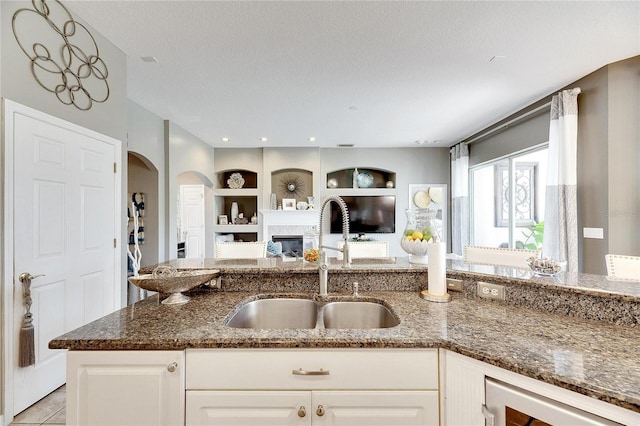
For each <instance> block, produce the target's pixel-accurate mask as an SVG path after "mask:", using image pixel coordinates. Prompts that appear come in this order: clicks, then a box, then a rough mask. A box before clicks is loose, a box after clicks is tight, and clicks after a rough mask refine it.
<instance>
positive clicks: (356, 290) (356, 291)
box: [353, 281, 359, 297]
mask: <svg viewBox="0 0 640 426" xmlns="http://www.w3.org/2000/svg"><path fill="white" fill-rule="evenodd" d="M358 296H359V295H358V282H357V281H354V282H353V297H358Z"/></svg>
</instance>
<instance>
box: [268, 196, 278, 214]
mask: <svg viewBox="0 0 640 426" xmlns="http://www.w3.org/2000/svg"><path fill="white" fill-rule="evenodd" d="M269 208H270V209H271V210H277V209H278V201H277V200H276V194H271V199H270V201H269Z"/></svg>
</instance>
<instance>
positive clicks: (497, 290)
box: [478, 281, 504, 300]
mask: <svg viewBox="0 0 640 426" xmlns="http://www.w3.org/2000/svg"><path fill="white" fill-rule="evenodd" d="M478 296H480V297H482V298H484V299H494V300H504V286H503V285H498V284H491V283H485V282H482V281H478Z"/></svg>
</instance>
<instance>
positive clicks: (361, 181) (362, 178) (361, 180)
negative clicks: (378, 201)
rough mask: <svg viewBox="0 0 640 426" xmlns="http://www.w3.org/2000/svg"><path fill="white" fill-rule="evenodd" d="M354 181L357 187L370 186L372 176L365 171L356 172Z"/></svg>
mask: <svg viewBox="0 0 640 426" xmlns="http://www.w3.org/2000/svg"><path fill="white" fill-rule="evenodd" d="M356 183H357V184H358V188H371V187H372V186H373V176H371V175H370V174H369V173H367V172H361V173H358V176H357V177H356Z"/></svg>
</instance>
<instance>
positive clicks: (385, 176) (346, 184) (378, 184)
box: [325, 167, 396, 190]
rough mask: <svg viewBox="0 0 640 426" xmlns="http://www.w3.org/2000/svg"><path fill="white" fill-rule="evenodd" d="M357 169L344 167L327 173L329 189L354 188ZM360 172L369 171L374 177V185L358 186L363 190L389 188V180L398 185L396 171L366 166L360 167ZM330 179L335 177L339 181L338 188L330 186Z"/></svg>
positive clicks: (326, 183)
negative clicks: (354, 174)
mask: <svg viewBox="0 0 640 426" xmlns="http://www.w3.org/2000/svg"><path fill="white" fill-rule="evenodd" d="M354 171H355V167H354V168H351V169H342V170H336V171H334V172H331V173H327V182H325V185H327V188H328V189H344V188H353V172H354ZM358 173H368V174H370V175H371V176H372V177H373V185H371V187H369V188H357V189H362V190H367V189H380V188H387V182H389V181H391V182H393V188H395V186H396V174H395V172H392V171H389V170H383V169H373V168H366V167H362V168H360V167H358ZM330 179H335V180H336V182H337V183H338V186H337V187H336V188H330V187H329V185H328V182H329V180H330Z"/></svg>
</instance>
